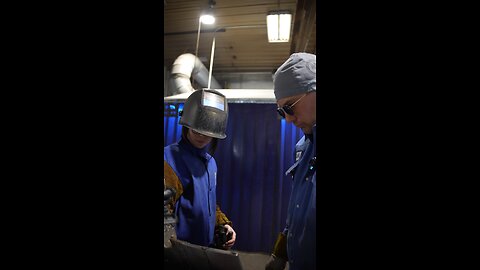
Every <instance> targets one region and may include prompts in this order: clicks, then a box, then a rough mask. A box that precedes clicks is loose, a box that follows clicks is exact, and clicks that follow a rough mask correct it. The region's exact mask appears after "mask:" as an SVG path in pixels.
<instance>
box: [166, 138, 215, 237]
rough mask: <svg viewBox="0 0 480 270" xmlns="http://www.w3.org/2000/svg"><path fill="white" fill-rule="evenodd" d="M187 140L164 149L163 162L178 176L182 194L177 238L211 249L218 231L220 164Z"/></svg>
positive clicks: (176, 211) (182, 139)
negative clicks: (216, 216)
mask: <svg viewBox="0 0 480 270" xmlns="http://www.w3.org/2000/svg"><path fill="white" fill-rule="evenodd" d="M207 150H208V146H206V147H204V148H202V149H198V148H196V147H194V146H193V145H191V144H190V142H189V141H188V140H186V139H184V138H181V139H180V141H179V142H178V143H174V144H171V145H168V146H166V147H165V148H164V154H163V158H164V159H165V160H166V161H167V163H168V164H169V165H170V166H171V167H172V169H173V171H174V172H175V173H176V174H177V176H178V178H179V179H180V182H181V183H182V186H183V194H182V196H180V198H179V199H178V201H177V203H176V205H175V215H176V216H177V219H178V224H177V225H176V227H175V230H176V233H177V238H178V239H180V240H183V241H187V242H190V243H192V244H196V245H201V246H209V245H210V244H212V243H213V235H214V230H215V221H216V219H215V210H216V194H215V190H216V185H217V179H216V178H217V164H216V162H215V159H214V158H213V157H212V156H211V155H210V154H208V153H207Z"/></svg>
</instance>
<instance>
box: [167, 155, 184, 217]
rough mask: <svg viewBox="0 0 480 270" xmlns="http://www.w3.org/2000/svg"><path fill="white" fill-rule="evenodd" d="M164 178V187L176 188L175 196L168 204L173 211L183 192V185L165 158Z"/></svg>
mask: <svg viewBox="0 0 480 270" xmlns="http://www.w3.org/2000/svg"><path fill="white" fill-rule="evenodd" d="M163 178H164V185H165V186H164V189H167V188H174V189H175V192H176V193H175V197H173V198H172V201H171V202H170V203H169V204H168V209H169V210H170V211H171V212H173V209H174V205H175V203H176V202H177V200H178V198H180V196H182V194H183V186H182V183H181V182H180V179H179V178H178V176H177V175H176V174H175V172H174V171H173V169H172V167H170V165H169V164H168V163H167V162H166V161H165V160H163Z"/></svg>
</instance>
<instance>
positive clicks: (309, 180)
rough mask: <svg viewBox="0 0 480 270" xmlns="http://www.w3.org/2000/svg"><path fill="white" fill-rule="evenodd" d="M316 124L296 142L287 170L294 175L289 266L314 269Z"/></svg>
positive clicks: (289, 216)
mask: <svg viewBox="0 0 480 270" xmlns="http://www.w3.org/2000/svg"><path fill="white" fill-rule="evenodd" d="M316 130H317V128H316V126H314V127H313V130H312V131H313V132H312V134H310V135H306V136H304V137H303V138H302V139H300V141H298V143H297V145H296V146H295V160H296V161H295V163H294V164H293V166H292V167H290V169H288V170H287V172H286V174H291V175H292V176H293V184H292V185H293V186H292V193H291V195H290V202H289V205H288V211H287V226H286V228H285V230H284V231H283V233H284V234H285V235H286V236H287V254H288V263H289V269H290V270H310V269H312V270H313V269H316V256H317V252H316V236H317V234H316V223H317V221H316V220H317V215H316V209H317V206H316V204H317V199H316V197H317V192H316V186H317V177H316V175H317V174H316V164H313V162H312V159H313V158H314V157H316Z"/></svg>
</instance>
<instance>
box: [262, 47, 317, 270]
mask: <svg viewBox="0 0 480 270" xmlns="http://www.w3.org/2000/svg"><path fill="white" fill-rule="evenodd" d="M316 63H317V58H316V56H315V55H313V54H309V53H294V54H292V55H291V56H290V57H289V58H288V59H287V60H286V61H285V63H283V64H282V65H281V66H280V67H279V68H278V69H277V71H276V72H275V75H274V78H273V84H274V93H275V98H276V100H277V104H278V109H277V111H278V113H279V114H280V115H281V116H282V117H284V118H285V120H286V121H287V122H291V123H293V124H294V125H295V126H297V127H298V128H301V129H302V131H303V133H304V134H305V136H303V137H302V138H301V139H300V140H299V141H298V143H297V145H296V146H295V163H294V164H293V166H291V167H290V168H289V169H288V170H287V171H286V174H290V175H292V177H293V182H292V192H291V194H290V201H289V205H288V211H287V220H286V227H285V229H284V230H283V232H282V233H280V234H279V236H278V238H277V241H276V242H275V245H274V248H273V252H272V256H271V258H270V261H269V262H268V263H267V265H266V269H268V270H270V269H284V268H285V266H286V262H287V261H288V263H289V269H290V270H313V269H316V255H317V254H316V194H317V193H316V185H317V177H316V167H317V162H316V144H317V127H316V108H317V107H316V91H317V85H316V83H317V79H316Z"/></svg>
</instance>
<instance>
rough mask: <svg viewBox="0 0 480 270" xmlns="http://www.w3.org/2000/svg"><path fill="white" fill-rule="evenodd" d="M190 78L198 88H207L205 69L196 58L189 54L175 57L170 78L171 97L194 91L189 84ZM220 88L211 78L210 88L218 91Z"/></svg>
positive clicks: (206, 71)
mask: <svg viewBox="0 0 480 270" xmlns="http://www.w3.org/2000/svg"><path fill="white" fill-rule="evenodd" d="M191 76H193V80H195V81H196V82H197V83H198V84H200V86H202V87H207V86H208V70H207V68H206V67H205V66H204V65H203V63H202V62H201V61H200V59H198V57H196V56H195V55H193V54H191V53H185V54H182V55H180V56H179V57H177V59H175V62H174V63H173V66H172V72H171V77H170V80H171V81H172V83H171V86H172V89H171V91H169V92H170V93H171V95H176V94H181V93H187V92H193V91H195V89H193V87H192V84H191V83H190V78H191ZM220 87H221V86H220V84H219V83H218V82H217V80H215V78H213V77H212V81H211V85H210V88H211V89H219V88H220Z"/></svg>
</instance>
